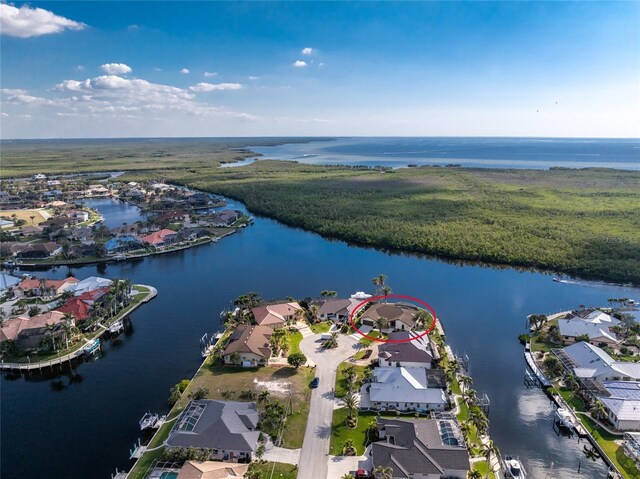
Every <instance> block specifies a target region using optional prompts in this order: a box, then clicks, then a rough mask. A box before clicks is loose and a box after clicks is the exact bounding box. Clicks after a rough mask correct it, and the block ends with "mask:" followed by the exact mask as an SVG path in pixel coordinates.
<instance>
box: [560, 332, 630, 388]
mask: <svg viewBox="0 0 640 479" xmlns="http://www.w3.org/2000/svg"><path fill="white" fill-rule="evenodd" d="M563 351H564V353H565V354H566V355H567V356H569V358H570V359H571V360H572V361H573V363H574V364H575V367H574V373H575V375H576V376H577V377H579V378H588V379H595V380H597V381H600V382H604V381H611V380H616V379H640V363H631V362H626V361H616V360H615V359H613V358H612V357H611V356H609V355H608V354H607V353H606V352H605V351H603V350H602V349H600V348H598V347H597V346H594V345H592V344H589V343H587V342H584V341H582V342H579V343H575V344H572V345H571V346H567V347H566V348H564V349H563Z"/></svg>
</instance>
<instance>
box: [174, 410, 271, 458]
mask: <svg viewBox="0 0 640 479" xmlns="http://www.w3.org/2000/svg"><path fill="white" fill-rule="evenodd" d="M196 408H197V409H199V411H198V412H197V413H196V414H194V409H196ZM198 414H199V416H198ZM259 418H260V415H259V413H258V411H257V410H256V405H255V403H252V402H239V401H215V400H211V399H204V400H200V401H191V402H190V403H189V405H188V406H187V407H186V408H185V410H184V411H183V412H182V414H180V417H179V418H178V419H177V420H176V423H175V425H174V426H173V429H172V430H171V433H170V434H169V438H168V439H167V445H168V446H170V447H200V448H206V449H225V450H227V451H245V452H249V451H255V450H256V447H257V443H258V436H259V435H260V432H259V431H257V430H256V427H257V425H258V420H259ZM190 419H191V420H190ZM188 424H189V426H187V425H188Z"/></svg>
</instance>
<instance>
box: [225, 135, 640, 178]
mask: <svg viewBox="0 0 640 479" xmlns="http://www.w3.org/2000/svg"><path fill="white" fill-rule="evenodd" d="M251 150H253V151H255V152H257V153H261V154H262V155H263V156H262V158H264V159H281V160H295V161H299V162H301V163H309V164H339V165H349V166H386V167H391V168H401V167H406V166H408V165H410V164H414V165H418V166H422V165H440V166H444V165H447V164H457V165H461V166H464V167H470V168H529V169H549V168H552V167H565V168H617V169H625V170H640V139H637V138H631V139H598V138H593V139H590V138H461V137H441V138H437V137H429V138H415V137H399V138H369V137H357V138H336V139H333V140H329V141H326V140H323V141H312V142H309V143H296V144H291V143H290V144H283V145H277V146H256V147H251ZM262 158H261V159H262ZM245 163H246V162H245ZM227 166H233V164H230V165H227Z"/></svg>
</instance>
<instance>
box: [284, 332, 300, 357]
mask: <svg viewBox="0 0 640 479" xmlns="http://www.w3.org/2000/svg"><path fill="white" fill-rule="evenodd" d="M300 341H302V333H301V332H300V331H289V333H288V334H287V344H288V345H289V354H293V353H299V352H300Z"/></svg>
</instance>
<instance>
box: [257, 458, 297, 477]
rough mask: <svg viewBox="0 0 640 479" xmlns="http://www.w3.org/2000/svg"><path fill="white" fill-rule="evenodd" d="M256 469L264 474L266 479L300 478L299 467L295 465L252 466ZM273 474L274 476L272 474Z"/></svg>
mask: <svg viewBox="0 0 640 479" xmlns="http://www.w3.org/2000/svg"><path fill="white" fill-rule="evenodd" d="M252 467H253V468H254V469H256V470H258V471H260V472H262V477H264V478H265V479H269V478H273V479H296V477H297V476H298V466H296V465H295V464H284V463H282V462H267V463H264V464H262V463H259V462H256V463H254V465H253V466H252ZM272 472H273V475H271V473H272Z"/></svg>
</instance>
